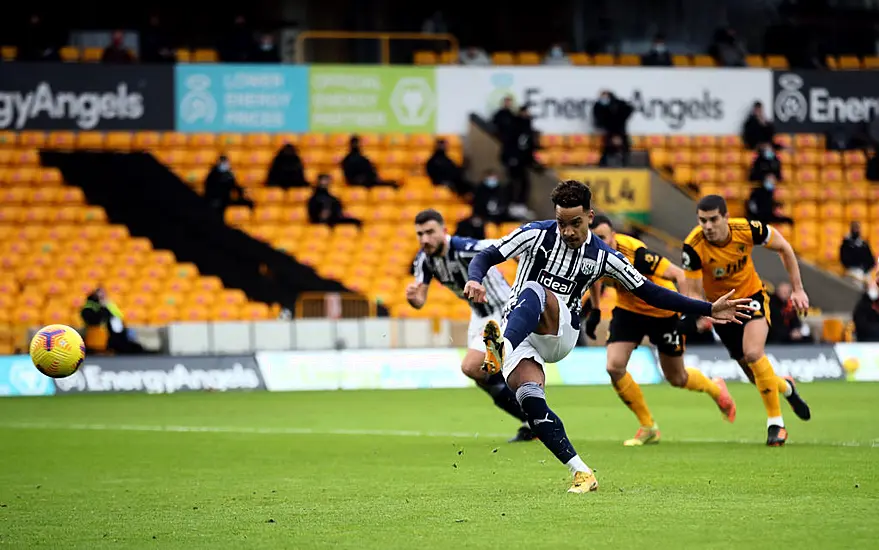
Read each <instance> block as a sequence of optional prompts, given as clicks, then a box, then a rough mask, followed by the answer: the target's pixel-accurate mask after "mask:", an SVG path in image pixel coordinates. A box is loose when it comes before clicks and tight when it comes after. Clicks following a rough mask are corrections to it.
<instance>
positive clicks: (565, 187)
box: [549, 180, 592, 212]
mask: <svg viewBox="0 0 879 550" xmlns="http://www.w3.org/2000/svg"><path fill="white" fill-rule="evenodd" d="M549 198H550V199H552V203H553V204H554V205H556V206H561V207H562V208H577V207H578V206H582V207H583V210H584V211H587V212H588V211H589V210H591V209H592V190H591V189H589V186H588V185H586V184H585V183H582V182H579V181H577V180H566V181H560V182H559V183H558V185H556V186H555V189H553V190H552V195H550V196H549Z"/></svg>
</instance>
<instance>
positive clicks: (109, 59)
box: [101, 31, 134, 65]
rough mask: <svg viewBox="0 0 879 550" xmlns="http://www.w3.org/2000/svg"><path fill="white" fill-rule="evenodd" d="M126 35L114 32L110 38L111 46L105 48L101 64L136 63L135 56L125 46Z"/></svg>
mask: <svg viewBox="0 0 879 550" xmlns="http://www.w3.org/2000/svg"><path fill="white" fill-rule="evenodd" d="M124 39H125V34H124V33H123V32H122V31H114V32H113V36H112V37H111V38H110V45H109V46H107V47H106V48H104V54H103V55H102V56H101V63H111V64H117V65H118V64H127V63H133V62H134V56H132V55H131V52H129V51H128V48H126V47H125V44H124Z"/></svg>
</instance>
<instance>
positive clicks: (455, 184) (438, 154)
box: [424, 139, 473, 196]
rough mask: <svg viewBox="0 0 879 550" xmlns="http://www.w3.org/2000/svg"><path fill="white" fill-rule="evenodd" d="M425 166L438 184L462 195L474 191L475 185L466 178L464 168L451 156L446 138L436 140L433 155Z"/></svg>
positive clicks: (432, 179) (428, 173) (433, 181)
mask: <svg viewBox="0 0 879 550" xmlns="http://www.w3.org/2000/svg"><path fill="white" fill-rule="evenodd" d="M424 168H425V170H426V171H427V176H428V177H429V178H430V181H431V182H432V183H433V184H434V185H436V186H444V187H448V188H449V189H451V190H452V191H454V192H455V193H457V194H459V195H462V196H463V195H469V194H471V193H472V192H473V185H472V184H471V183H470V182H469V181H467V180H466V179H465V178H464V170H463V169H462V168H461V167H460V166H458V165H457V164H455V161H454V160H452V159H450V158H449V154H448V143H446V140H444V139H438V140H436V144H435V146H434V149H433V155H431V156H430V158H429V159H427V163H426V164H425V166H424Z"/></svg>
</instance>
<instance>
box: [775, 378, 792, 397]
mask: <svg viewBox="0 0 879 550" xmlns="http://www.w3.org/2000/svg"><path fill="white" fill-rule="evenodd" d="M775 383H776V384H778V393H779V394H781V395H784V396H787V392H788V391H789V390H790V386H789V385H788V383H787V380H785V379H784V378H782V377H781V376H777V375H776V377H775Z"/></svg>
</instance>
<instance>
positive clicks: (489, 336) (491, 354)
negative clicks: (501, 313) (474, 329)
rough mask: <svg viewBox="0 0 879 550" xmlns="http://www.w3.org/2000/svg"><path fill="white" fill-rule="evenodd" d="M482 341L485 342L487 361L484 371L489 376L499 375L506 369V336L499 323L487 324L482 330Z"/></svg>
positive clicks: (484, 364) (492, 321) (490, 322)
mask: <svg viewBox="0 0 879 550" xmlns="http://www.w3.org/2000/svg"><path fill="white" fill-rule="evenodd" d="M482 341H483V342H485V361H484V362H483V363H482V370H484V371H485V372H487V373H488V374H497V373H499V372H500V371H501V370H502V369H503V368H504V335H503V334H501V327H500V325H498V324H497V321H494V320H490V321H489V322H487V323H485V328H484V329H483V330H482Z"/></svg>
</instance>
